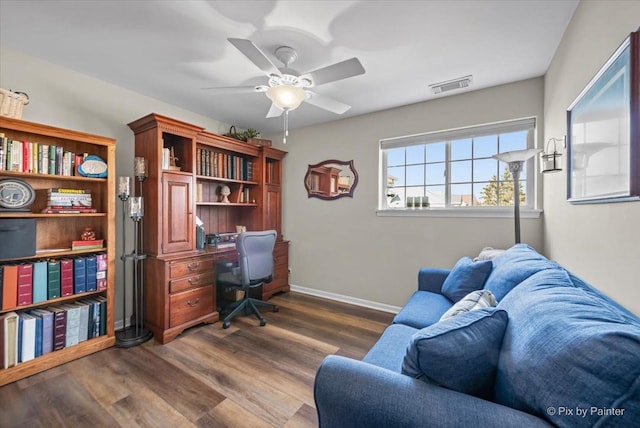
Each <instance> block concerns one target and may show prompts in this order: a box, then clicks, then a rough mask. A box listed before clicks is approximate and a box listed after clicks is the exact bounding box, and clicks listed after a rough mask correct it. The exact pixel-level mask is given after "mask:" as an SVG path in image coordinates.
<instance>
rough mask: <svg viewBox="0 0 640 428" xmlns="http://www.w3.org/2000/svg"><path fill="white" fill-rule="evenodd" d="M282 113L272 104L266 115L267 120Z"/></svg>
mask: <svg viewBox="0 0 640 428" xmlns="http://www.w3.org/2000/svg"><path fill="white" fill-rule="evenodd" d="M282 112H283V110H280V108H279V107H278V106H276V105H275V104H273V103H272V104H271V108H270V109H269V113H267V119H270V118H272V117H279V116H282Z"/></svg>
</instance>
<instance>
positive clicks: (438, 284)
mask: <svg viewBox="0 0 640 428" xmlns="http://www.w3.org/2000/svg"><path fill="white" fill-rule="evenodd" d="M449 272H451V269H440V268H421V269H420V270H419V271H418V290H420V291H431V292H432V293H439V294H441V293H440V290H442V284H443V283H444V280H445V279H446V278H447V276H448V275H449Z"/></svg>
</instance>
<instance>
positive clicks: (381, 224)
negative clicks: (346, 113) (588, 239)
mask: <svg viewBox="0 0 640 428" xmlns="http://www.w3.org/2000/svg"><path fill="white" fill-rule="evenodd" d="M543 92H544V89H543V80H542V78H537V79H530V80H525V81H522V82H517V83H513V84H509V85H503V86H498V87H494V88H490V89H486V90H480V91H475V92H469V93H465V94H460V95H456V96H451V97H446V98H441V99H437V100H433V101H429V102H424V103H419V104H414V105H409V106H405V107H400V108H396V109H392V110H387V111H383V112H378V113H373V114H368V115H363V116H359V117H355V118H351V119H344V120H338V121H335V122H331V123H329V124H325V125H319V126H312V127H307V128H304V129H300V130H296V131H292V132H290V135H289V138H288V139H287V145H286V146H285V147H286V150H288V151H289V154H288V155H287V157H286V158H285V168H284V170H285V177H284V182H285V184H284V195H285V196H284V235H285V238H286V239H290V240H291V252H290V267H291V271H292V272H291V276H290V282H291V284H293V285H297V286H301V287H305V288H311V289H314V290H315V291H317V292H319V293H331V294H337V295H342V296H349V297H352V298H356V299H363V300H365V301H369V302H377V303H382V304H386V305H392V306H401V305H402V304H404V303H405V302H406V300H407V299H408V297H409V296H410V295H411V293H413V292H414V291H415V290H416V287H417V281H416V277H417V272H418V269H419V268H420V267H424V266H435V267H451V266H452V265H453V264H454V263H455V262H456V261H457V260H458V259H459V258H460V257H462V256H465V255H469V256H473V255H476V254H477V253H478V252H479V251H480V249H482V248H483V247H485V246H493V247H501V248H505V247H510V246H511V245H513V239H514V232H513V217H511V216H509V217H507V218H426V217H378V216H377V215H376V208H377V200H378V162H379V156H378V147H379V140H380V139H382V138H388V137H396V136H402V135H409V134H416V133H421V132H429V131H437V130H444V129H451V128H457V127H461V126H469V125H477V124H483V123H490V122H496V121H501V120H506V119H514V118H522V117H532V116H535V117H537V118H538V119H539V120H540V121H541V119H542V108H543ZM292 122H295V112H293V113H291V116H290V123H292ZM539 126H540V128H542V123H539ZM540 137H541V134H540ZM272 138H273V140H274V141H275V142H278V141H279V138H280V137H278V136H272ZM326 159H338V160H344V161H348V160H353V161H354V164H355V168H356V170H357V172H358V175H359V180H360V181H359V184H358V186H357V188H356V189H355V194H354V198H353V199H351V198H342V199H339V200H335V201H323V200H320V199H316V198H308V197H307V194H306V191H305V188H304V184H303V179H304V175H305V173H306V171H307V166H308V165H309V164H314V163H318V162H320V161H323V160H326ZM522 241H523V242H527V243H530V244H531V245H532V246H534V247H535V248H537V249H538V250H540V251H541V250H542V220H541V219H539V218H538V219H523V222H522Z"/></svg>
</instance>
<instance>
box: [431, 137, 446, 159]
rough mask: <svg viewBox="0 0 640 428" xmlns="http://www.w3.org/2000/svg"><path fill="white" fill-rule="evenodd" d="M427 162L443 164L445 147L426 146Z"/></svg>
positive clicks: (441, 144)
mask: <svg viewBox="0 0 640 428" xmlns="http://www.w3.org/2000/svg"><path fill="white" fill-rule="evenodd" d="M426 149H427V162H444V161H445V160H446V156H447V153H446V152H447V150H446V149H447V145H446V143H445V142H444V141H443V142H441V143H432V144H427V147H426Z"/></svg>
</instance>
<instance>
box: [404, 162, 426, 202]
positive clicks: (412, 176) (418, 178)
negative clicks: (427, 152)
mask: <svg viewBox="0 0 640 428" xmlns="http://www.w3.org/2000/svg"><path fill="white" fill-rule="evenodd" d="M415 185H424V164H422V165H412V166H408V167H407V186H415ZM412 196H414V195H412Z"/></svg>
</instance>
